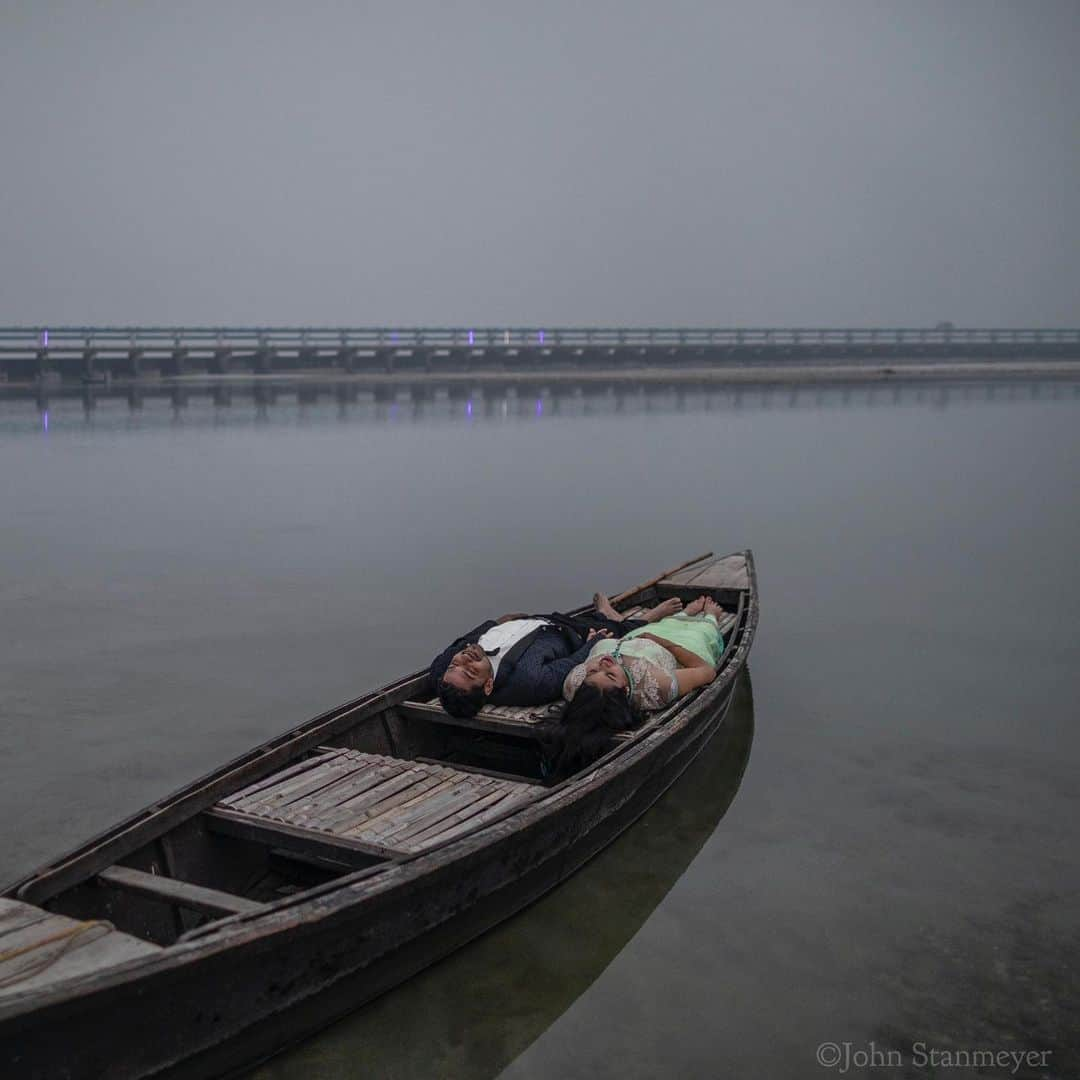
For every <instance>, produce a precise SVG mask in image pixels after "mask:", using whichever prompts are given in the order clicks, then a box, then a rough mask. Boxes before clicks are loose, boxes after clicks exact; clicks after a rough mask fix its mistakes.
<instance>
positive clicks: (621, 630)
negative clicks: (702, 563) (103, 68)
mask: <svg viewBox="0 0 1080 1080" xmlns="http://www.w3.org/2000/svg"><path fill="white" fill-rule="evenodd" d="M593 602H594V604H595V606H596V614H591V613H590V614H587V615H563V614H560V613H559V612H554V613H552V614H550V615H522V614H518V615H504V616H503V617H502V618H501V619H496V620H490V621H488V622H484V623H481V624H480V625H479V626H478V627H476V628H475V629H473V630H470V631H469V632H468V633H467V634H465V635H463V636H462V637H460V638H458V639H457V641H455V642H454V643H453V644H452V645H450V646H449V647H448V648H447V649H444V650H443V651H442V652H441V653H440V654H439V655H438V656H437V657H436V658H435V659H434V660H433V661H432V664H431V669H430V673H429V690H430V691H431V692H432V693H437V694H438V695H439V701H440V702H441V703H442V707H443V708H444V709H445V710H446V711H447V712H448V713H449V714H450V715H451V716H457V717H469V716H475V715H476V714H477V713H478V712H479V711H480V709H481V708H482V707H483V706H484V705H487V704H492V705H544V704H546V703H547V702H549V701H555V700H557V699H558V697H559V695H560V694H561V693H562V689H563V682H564V681H565V679H566V676H567V674H568V673H569V672H570V670H571V668H573V667H575V666H576V665H578V664H580V663H582V662H583V661H584V660H585V659H586V658H587V657H588V655H589V650H590V649H591V648H592V646H593V643H594V642H595V640H596V639H597V638H598V637H612V638H621V637H622V636H623V635H624V634H627V633H628V632H630V631H632V630H641V629H644V628H645V626H646V624H649V623H655V622H658V621H659V620H661V619H663V618H665V617H666V616H670V615H673V614H675V613H677V612H678V611H679V610H680V609H681V607H682V603H681V601H679V600H665V601H664V602H663V603H661V604H658V605H657V606H656V607H654V608H652V609H650V610H649V611H646V612H643V613H642V615H641V618H640V619H626V618H624V617H623V616H622V615H620V614H619V613H618V612H617V611H616V610H615V609H614V608H613V607H612V606H611V602H610V601H609V600H608V598H607V597H606V596H604V594H603V593H596V594H595V595H594V596H593Z"/></svg>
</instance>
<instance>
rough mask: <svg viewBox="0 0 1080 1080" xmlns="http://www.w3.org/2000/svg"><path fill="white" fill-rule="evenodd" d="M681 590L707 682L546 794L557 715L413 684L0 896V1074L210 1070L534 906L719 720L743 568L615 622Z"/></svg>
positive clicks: (269, 751) (740, 610)
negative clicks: (705, 644)
mask: <svg viewBox="0 0 1080 1080" xmlns="http://www.w3.org/2000/svg"><path fill="white" fill-rule="evenodd" d="M702 592H708V593H709V594H711V595H712V596H713V597H714V598H715V599H717V600H718V601H719V602H720V603H721V604H723V605H724V606H725V608H727V609H728V610H729V611H730V612H731V616H730V617H729V619H728V622H727V627H726V630H727V632H726V633H725V643H726V644H725V649H724V654H723V657H722V658H721V661H720V666H719V672H718V675H717V678H716V680H715V681H714V682H713V683H711V684H710V685H709V686H707V687H705V688H703V689H701V690H699V691H696V692H695V693H693V694H691V695H688V696H687V697H685V698H681V699H680V700H679V701H677V702H675V703H674V704H673V705H671V706H669V707H668V708H667V709H665V710H663V711H662V712H659V713H656V714H653V715H652V716H651V717H649V718H648V719H647V721H646V722H645V723H643V724H642V725H641V726H640V727H639V728H638V729H637V730H635V731H632V732H628V733H625V734H624V735H622V736H619V737H618V740H617V743H616V745H615V746H614V747H613V748H612V749H611V750H610V751H609V752H608V753H607V754H606V755H605V756H604V757H602V758H601V759H599V760H598V761H597V762H594V763H593V764H592V765H591V766H590V767H589V768H588V769H586V770H585V771H583V772H582V773H579V774H578V775H576V776H573V777H571V778H569V779H568V780H565V781H563V782H561V783H559V784H556V785H553V786H549V785H545V784H544V782H543V781H542V779H541V777H540V768H539V754H538V752H537V742H536V740H537V725H538V723H540V722H541V721H543V720H547V719H549V718H551V717H552V716H554V715H557V713H558V711H559V708H560V706H559V705H554V706H546V707H541V708H534V709H520V708H514V709H511V708H505V707H504V708H497V707H486V708H484V709H482V710H481V712H480V713H479V714H478V715H477V716H476V717H474V718H471V719H470V720H466V721H462V720H457V719H454V718H452V717H450V716H448V715H446V714H445V713H443V712H442V710H441V708H440V707H439V704H438V702H437V701H435V700H431V699H427V698H426V695H425V694H424V687H425V672H418V673H416V674H414V675H410V676H407V677H406V678H403V679H399V680H397V681H396V682H393V683H391V684H389V685H388V686H385V687H383V688H382V689H380V690H377V691H375V692H373V693H370V694H367V695H365V696H363V697H361V698H359V699H357V700H356V701H352V702H349V703H348V704H345V705H342V706H340V707H339V708H337V709H334V710H331V711H330V712H328V713H325V714H323V715H322V716H319V717H317V718H316V719H314V720H311V721H309V722H308V723H306V724H302V725H300V726H299V727H296V728H294V729H293V730H292V731H289V732H288V733H286V734H285V735H283V736H281V737H279V738H277V739H274V740H271V741H270V742H268V743H265V744H264V745H262V746H259V747H257V748H256V749H254V750H252V751H251V752H249V753H248V754H245V755H244V756H242V757H240V758H238V759H236V760H235V761H233V762H230V763H229V764H227V765H225V766H224V767H222V768H220V769H218V770H217V771H215V772H213V773H211V774H210V775H208V776H206V777H203V778H202V779H201V780H198V781H196V782H195V783H193V784H190V785H188V786H187V787H185V788H183V789H181V790H180V791H178V792H176V793H175V794H174V795H172V796H170V797H168V798H166V799H163V800H161V801H160V802H158V803H155V804H153V805H152V806H149V807H147V808H146V809H145V810H143V811H141V812H140V813H138V814H136V815H135V816H133V817H132V818H130V819H128V820H127V821H125V822H122V823H121V824H120V825H118V826H116V827H114V828H112V829H110V830H108V831H107V832H105V833H103V834H102V835H101V836H98V837H96V838H95V839H93V840H91V841H89V842H88V843H86V844H84V845H83V846H81V847H79V848H77V849H76V850H75V851H72V852H70V853H69V854H67V855H65V856H64V857H62V858H59V859H57V860H55V861H54V862H52V863H50V864H48V865H46V866H44V867H42V868H40V869H39V870H37V871H36V872H35V873H33V874H31V875H29V876H28V877H26V878H24V879H22V880H20V881H18V882H15V883H14V884H13V885H11V886H9V887H8V888H6V889H5V890H4V892H3V894H2V897H0V1074H2V1075H3V1076H5V1077H12V1078H15V1077H50V1078H51V1077H65V1078H75V1077H87V1078H89V1077H94V1078H99V1077H141V1076H155V1077H157V1076H168V1077H180V1076H219V1075H221V1074H222V1073H226V1072H229V1071H231V1070H236V1069H239V1068H241V1067H243V1066H245V1065H248V1064H250V1063H252V1062H254V1061H256V1060H259V1059H260V1058H263V1057H266V1056H268V1055H270V1054H272V1053H275V1052H276V1051H277V1050H279V1049H281V1048H282V1047H284V1046H286V1045H288V1044H290V1043H292V1042H295V1041H296V1040H298V1039H300V1038H302V1037H304V1036H305V1035H307V1034H310V1033H311V1032H313V1031H315V1030H317V1029H318V1028H320V1027H322V1026H324V1025H325V1024H327V1023H329V1022H330V1021H331V1020H333V1019H336V1018H337V1017H339V1016H341V1015H344V1014H345V1013H347V1012H349V1011H350V1010H352V1009H354V1008H355V1007H357V1006H358V1005H359V1004H361V1003H363V1002H365V1001H367V1000H370V999H371V998H373V997H375V996H376V995H378V994H380V993H382V992H384V991H385V990H387V989H389V988H390V987H392V986H394V985H396V984H397V983H399V982H401V981H402V980H404V979H406V978H408V977H409V976H410V975H412V974H414V973H415V972H417V971H419V970H420V969H422V968H423V967H425V966H426V965H428V964H430V963H432V962H433V961H434V960H436V959H439V958H440V957H442V956H445V955H446V954H447V953H449V952H450V951H452V950H453V949H455V948H457V947H458V946H460V945H462V944H464V943H465V942H467V941H469V940H470V939H472V938H474V937H476V936H477V935H479V934H481V933H483V932H484V931H485V930H487V929H489V928H490V927H492V926H493V925H495V924H496V923H497V922H499V921H500V920H502V919H504V918H506V917H507V916H508V915H510V914H512V913H513V912H515V911H518V910H519V909H521V908H522V907H524V906H525V905H527V904H529V903H530V902H531V901H533V900H535V899H536V898H537V897H539V896H540V895H541V894H543V893H544V892H546V891H547V890H549V889H551V888H552V887H553V886H555V885H556V884H558V883H559V882H560V881H561V880H562V879H564V878H566V877H568V876H569V875H570V874H571V873H573V871H574V870H575V869H577V868H578V867H579V866H580V865H581V864H582V863H583V862H585V861H586V860H587V859H589V858H590V857H591V856H592V855H594V854H595V853H596V852H598V851H599V850H600V849H601V848H603V847H604V846H605V845H606V844H607V843H608V842H609V841H611V840H612V839H613V838H614V837H615V836H617V835H618V834H619V833H620V832H621V831H622V830H623V829H625V828H626V827H627V826H628V825H629V824H630V823H632V822H633V821H634V820H635V819H636V818H638V817H639V816H640V815H641V814H642V813H644V812H645V811H646V810H647V809H648V807H649V806H650V805H651V804H652V803H653V802H654V801H655V800H656V798H657V797H658V796H659V795H660V794H661V793H662V792H663V791H664V790H665V789H666V788H667V787H668V786H669V785H670V784H671V783H672V782H673V781H674V780H675V779H676V778H677V777H678V776H679V774H680V773H681V772H682V771H683V770H684V769H685V768H686V766H687V765H688V764H689V763H690V761H692V760H693V758H694V757H695V756H696V755H697V754H698V752H699V751H700V750H701V748H702V746H703V745H704V744H705V743H706V742H707V741H708V739H709V738H710V736H711V735H712V734H713V733H714V732H715V731H716V730H717V728H718V727H719V726H720V725H721V724H722V723H723V721H724V718H725V716H726V715H727V712H728V710H729V708H730V705H731V701H732V698H733V693H734V686H735V680H736V678H737V676H738V675H739V673H740V671H742V669H743V668H744V666H745V664H746V661H747V656H748V653H749V650H750V646H751V643H752V641H753V637H754V632H755V630H756V626H757V618H758V600H757V582H756V575H755V571H754V564H753V558H752V556H751V554H750V552H749V551H746V552H741V553H738V554H735V555H729V556H726V557H723V558H714V557H713V556H712V555H711V554H710V555H707V556H702V557H700V558H698V559H696V560H692V561H691V562H690V563H687V564H684V565H682V566H680V567H677V568H675V569H673V570H671V571H668V572H666V573H664V574H661V575H659V576H658V577H656V578H654V579H652V580H650V581H648V582H645V583H643V584H642V585H639V586H636V587H635V588H633V589H631V590H627V591H626V592H625V593H622V594H620V595H619V596H618V597H616V598H615V604H616V607H617V608H619V610H620V611H623V612H626V613H632V612H634V611H636V610H638V609H639V608H641V607H644V606H647V605H649V604H652V603H655V602H656V601H657V599H658V598H664V597H668V596H679V597H681V598H682V599H684V600H689V599H692V598H693V597H694V596H696V595H699V594H701V593H702ZM579 610H580V611H587V610H589V609H588V608H582V609H579Z"/></svg>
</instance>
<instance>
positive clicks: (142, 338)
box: [0, 326, 1080, 353]
mask: <svg viewBox="0 0 1080 1080" xmlns="http://www.w3.org/2000/svg"><path fill="white" fill-rule="evenodd" d="M1052 344H1068V345H1080V329H1061V328H1032V327H1023V328H1013V327H1002V328H975V327H933V328H925V327H875V328H867V327H752V326H751V327H660V326H657V327H649V326H645V327H550V326H549V327H541V326H525V327H522V326H518V327H498V326H474V327H468V326H454V327H445V326H435V327H394V326H373V327H288V326H283V327H269V326H264V327H257V326H252V327H215V326H184V327H170V326H113V327H109V326H56V327H49V326H11V327H0V351H2V352H5V353H11V352H34V351H40V350H47V351H56V350H64V351H78V350H84V349H97V350H109V351H124V350H152V351H155V352H156V351H161V350H167V349H183V348H187V349H198V350H205V349H214V348H234V349H249V348H250V349H258V348H274V349H289V350H291V349H316V350H325V349H329V348H357V349H406V350H407V349H416V348H427V349H432V348H434V349H443V348H447V349H463V348H475V349H487V348H510V349H523V348H524V349H540V350H544V349H552V348H571V349H589V348H600V349H604V348H620V347H622V348H641V349H648V348H657V349H665V348H670V349H693V348H701V347H720V348H723V347H728V348H740V347H744V348H745V347H749V348H754V347H759V348H770V349H775V348H784V347H797V348H800V349H807V350H810V349H812V348H813V347H815V346H818V347H820V346H840V347H848V348H852V347H854V348H860V347H861V348H865V347H873V346H885V345H888V346H892V347H895V346H897V345H901V346H902V345H910V346H913V347H915V346H941V345H945V346H948V345H955V346H966V347H971V346H978V345H1052Z"/></svg>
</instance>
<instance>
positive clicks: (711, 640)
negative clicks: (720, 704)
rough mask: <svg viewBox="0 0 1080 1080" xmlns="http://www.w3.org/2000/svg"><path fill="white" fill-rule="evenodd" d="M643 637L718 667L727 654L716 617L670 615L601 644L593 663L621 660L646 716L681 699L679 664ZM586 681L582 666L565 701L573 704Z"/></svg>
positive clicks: (571, 677)
mask: <svg viewBox="0 0 1080 1080" xmlns="http://www.w3.org/2000/svg"><path fill="white" fill-rule="evenodd" d="M643 633H653V634H656V636H657V637H662V638H664V640H665V641H670V642H671V643H672V644H673V645H681V646H682V647H683V648H684V649H688V650H689V651H690V652H692V653H693V654H694V655H695V656H700V657H701V659H702V660H704V661H705V662H706V663H708V664H712V665H713V666H714V667H715V666H716V664H717V663H718V662H719V660H720V656H721V654H722V653H723V651H724V642H723V639H722V638H721V637H720V630H719V627H718V626H717V622H716V616H715V615H670V616H668V618H666V619H661V620H660V621H659V622H655V623H652V624H651V625H649V626H643V627H642V628H641V629H640V630H631V631H630V633H629V634H627V635H626V636H625V637H622V638H619V639H615V638H603V639H602V640H600V641H598V642H597V643H596V644H595V645H594V646H593V647H592V649H591V650H590V651H589V659H590V660H591V659H593V658H594V657H597V656H610V657H611V658H612V659H613V660H617V661H618V663H619V665H620V666H621V667H622V669H623V671H625V672H626V675H627V678H628V679H629V680H630V700H631V701H632V702H633V704H634V706H635V708H637V709H639V710H640V711H642V712H652V711H654V710H656V709H663V708H665V707H666V706H667V705H670V704H671V703H672V702H673V701H675V700H676V699H677V698H678V696H679V684H678V681H677V679H676V673H677V671H678V669H679V664H678V661H676V659H675V657H674V656H672V655H671V653H670V652H669V651H668V650H667V649H665V648H664V647H663V646H662V645H658V644H657V643H656V642H655V641H650V640H649V639H648V638H639V637H638V635H640V634H643ZM584 680H585V665H584V664H578V665H577V667H575V668H574V669H573V670H572V671H571V672H570V673H569V674H568V675H567V676H566V679H565V681H564V682H563V697H565V698H566V700H567V701H572V700H573V698H574V695H575V694H576V693H577V691H578V687H580V686H581V684H582V682H584Z"/></svg>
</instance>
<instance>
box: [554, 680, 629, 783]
mask: <svg viewBox="0 0 1080 1080" xmlns="http://www.w3.org/2000/svg"><path fill="white" fill-rule="evenodd" d="M639 722H640V717H639V716H638V715H637V714H636V713H635V712H634V710H633V708H631V706H630V701H629V700H628V698H627V696H626V692H625V691H624V690H620V689H619V688H618V687H611V688H610V689H608V690H600V689H599V688H598V687H595V686H591V685H590V684H589V683H582V684H581V686H579V687H578V691H577V693H576V694H575V695H574V700H573V701H571V702H570V704H569V705H567V706H566V712H565V713H564V714H563V716H562V718H561V719H560V720H554V721H549V722H548V723H547V724H546V725H545V726H544V727H543V728H541V730H540V732H539V735H540V746H541V751H542V754H543V764H544V775H545V777H546V778H547V779H548V780H549V781H551V782H553V783H557V782H558V781H559V780H564V779H566V777H568V776H572V775H573V774H574V773H576V772H580V771H581V770H582V769H584V768H586V767H587V766H588V765H591V764H592V763H593V762H594V761H596V759H597V758H600V757H603V756H604V754H606V753H607V752H608V750H610V749H611V748H612V747H613V746H614V745H615V740H614V736H615V734H616V733H617V732H619V731H629V730H630V729H631V728H632V727H635V726H636V725H637V724H638V723H639Z"/></svg>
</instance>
